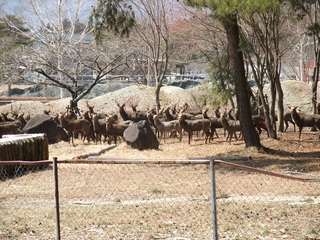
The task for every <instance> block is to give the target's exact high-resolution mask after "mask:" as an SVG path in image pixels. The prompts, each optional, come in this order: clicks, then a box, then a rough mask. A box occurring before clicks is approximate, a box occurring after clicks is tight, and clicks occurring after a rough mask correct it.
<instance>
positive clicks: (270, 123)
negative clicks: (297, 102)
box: [242, 5, 297, 138]
mask: <svg viewBox="0 0 320 240" xmlns="http://www.w3.org/2000/svg"><path fill="white" fill-rule="evenodd" d="M290 14H292V11H291V10H290V8H288V7H286V6H282V5H279V6H275V7H273V8H270V9H269V10H268V11H265V12H263V13H254V14H251V15H250V16H249V17H247V18H243V24H242V26H243V27H242V37H243V39H245V42H246V44H247V45H246V47H245V48H243V49H244V50H243V51H244V53H245V56H246V60H247V61H248V63H249V66H250V70H251V73H252V75H253V77H254V79H255V81H256V84H257V86H258V93H259V99H260V101H259V102H260V103H261V104H262V105H263V109H264V115H265V118H266V122H267V128H268V133H269V137H271V138H277V134H276V132H277V129H276V122H277V121H278V122H279V131H283V130H284V128H283V115H284V110H283V91H282V87H281V82H280V73H281V68H282V59H283V56H284V54H285V53H286V52H287V51H288V50H289V49H291V48H292V44H291V43H292V42H295V41H296V40H297V38H296V39H292V38H291V37H290V36H289V35H288V34H287V32H288V31H287V23H288V16H290ZM284 39H285V40H284ZM289 39H290V40H292V41H289ZM265 79H268V82H269V86H270V95H271V101H270V102H268V99H266V98H265V94H264V89H263V88H264V81H265ZM269 104H270V105H269ZM276 104H277V105H278V116H276V113H275V106H276ZM259 105H260V104H259Z"/></svg>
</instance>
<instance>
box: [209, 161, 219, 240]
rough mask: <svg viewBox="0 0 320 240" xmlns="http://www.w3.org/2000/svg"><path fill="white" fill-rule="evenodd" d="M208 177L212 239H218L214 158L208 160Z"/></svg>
mask: <svg viewBox="0 0 320 240" xmlns="http://www.w3.org/2000/svg"><path fill="white" fill-rule="evenodd" d="M210 178H211V205H212V227H213V240H218V223H217V204H216V179H215V178H216V177H215V166H214V160H213V159H211V160H210Z"/></svg>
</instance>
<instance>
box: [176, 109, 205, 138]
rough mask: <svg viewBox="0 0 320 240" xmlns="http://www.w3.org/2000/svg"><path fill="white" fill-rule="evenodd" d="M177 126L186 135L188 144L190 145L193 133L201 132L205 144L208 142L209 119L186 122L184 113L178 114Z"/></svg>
mask: <svg viewBox="0 0 320 240" xmlns="http://www.w3.org/2000/svg"><path fill="white" fill-rule="evenodd" d="M178 120H179V124H180V126H181V127H182V129H183V130H184V131H186V132H187V133H188V142H189V144H190V143H191V139H192V135H193V132H198V131H201V130H202V131H203V132H204V133H205V135H206V136H205V143H207V142H208V139H209V142H210V125H211V122H210V120H209V119H197V120H187V116H186V114H184V113H180V114H179V117H178Z"/></svg>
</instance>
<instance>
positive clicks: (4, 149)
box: [0, 134, 49, 176]
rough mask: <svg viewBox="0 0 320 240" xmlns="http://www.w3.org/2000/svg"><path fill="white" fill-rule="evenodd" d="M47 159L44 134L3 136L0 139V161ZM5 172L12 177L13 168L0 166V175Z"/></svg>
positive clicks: (47, 149)
mask: <svg viewBox="0 0 320 240" xmlns="http://www.w3.org/2000/svg"><path fill="white" fill-rule="evenodd" d="M47 159H49V147H48V139H47V137H46V135H45V134H18V135H4V136H3V138H1V139H0V161H14V160H22V161H38V160H47ZM4 171H6V174H7V175H9V176H13V175H14V171H15V166H0V175H1V173H2V172H4Z"/></svg>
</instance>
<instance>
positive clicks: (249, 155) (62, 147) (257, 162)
mask: <svg viewBox="0 0 320 240" xmlns="http://www.w3.org/2000/svg"><path fill="white" fill-rule="evenodd" d="M218 134H219V138H214V140H213V142H210V143H208V144H205V143H204V138H203V137H202V136H194V138H193V141H192V142H191V144H190V145H189V144H188V140H187V136H183V138H182V142H179V141H178V139H165V141H164V140H162V141H161V143H160V146H159V150H144V151H139V150H136V149H132V148H130V147H129V146H128V145H127V144H126V143H124V142H122V143H120V144H118V145H117V146H116V147H115V148H112V149H110V150H107V151H106V152H104V153H103V154H101V155H99V156H96V157H97V158H106V159H107V158H119V159H121V158H125V159H127V158H132V159H151V160H152V159H155V160H157V159H203V158H214V159H220V160H228V161H236V162H237V163H241V164H244V165H248V166H252V167H257V168H262V169H264V170H270V171H276V172H288V173H290V172H300V173H306V174H310V175H314V176H318V177H319V176H320V151H319V140H318V135H319V132H310V131H309V130H307V129H304V130H303V132H302V136H301V139H300V140H299V139H298V133H297V132H294V131H293V129H290V128H289V129H288V131H287V132H284V133H278V139H269V138H267V135H266V133H265V132H263V133H262V134H261V136H260V138H261V143H262V145H263V146H264V147H265V148H266V150H265V151H258V150H257V149H255V148H246V147H245V144H244V141H242V140H239V141H235V140H233V141H232V143H231V144H229V142H226V139H225V137H224V135H223V132H222V131H218ZM106 147H108V144H107V143H104V144H95V143H93V142H90V143H87V142H82V141H79V140H76V141H75V145H74V146H72V145H71V144H69V143H66V142H60V143H56V144H53V145H50V146H49V154H50V158H53V157H58V159H60V160H63V159H77V158H79V156H81V155H84V154H91V153H95V152H97V151H100V150H101V149H104V148H106Z"/></svg>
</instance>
